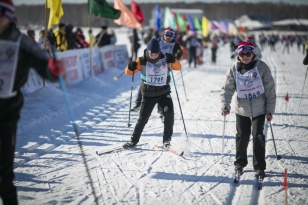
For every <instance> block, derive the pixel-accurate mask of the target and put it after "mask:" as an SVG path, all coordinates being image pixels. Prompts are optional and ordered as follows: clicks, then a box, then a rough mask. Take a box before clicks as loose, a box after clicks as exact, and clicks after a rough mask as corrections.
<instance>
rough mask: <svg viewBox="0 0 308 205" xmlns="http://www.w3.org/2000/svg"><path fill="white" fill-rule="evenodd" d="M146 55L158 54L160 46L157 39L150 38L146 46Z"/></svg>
mask: <svg viewBox="0 0 308 205" xmlns="http://www.w3.org/2000/svg"><path fill="white" fill-rule="evenodd" d="M147 52H148V53H160V45H159V42H158V40H157V39H155V38H152V39H151V40H150V41H149V43H148V46H147Z"/></svg>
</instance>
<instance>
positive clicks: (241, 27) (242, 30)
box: [238, 26, 246, 33]
mask: <svg viewBox="0 0 308 205" xmlns="http://www.w3.org/2000/svg"><path fill="white" fill-rule="evenodd" d="M238 30H239V31H240V32H241V33H246V30H245V28H244V27H243V26H240V27H239V28H238Z"/></svg>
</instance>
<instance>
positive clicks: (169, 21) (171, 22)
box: [164, 7, 176, 30]
mask: <svg viewBox="0 0 308 205" xmlns="http://www.w3.org/2000/svg"><path fill="white" fill-rule="evenodd" d="M164 27H165V28H167V27H170V28H172V29H173V30H176V20H175V18H174V15H173V14H172V13H171V11H170V9H169V7H166V9H165V16H164Z"/></svg>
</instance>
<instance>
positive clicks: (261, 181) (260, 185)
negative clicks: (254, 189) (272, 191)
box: [257, 175, 264, 190]
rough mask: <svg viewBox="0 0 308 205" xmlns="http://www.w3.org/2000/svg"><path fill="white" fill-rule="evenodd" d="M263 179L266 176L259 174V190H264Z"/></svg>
mask: <svg viewBox="0 0 308 205" xmlns="http://www.w3.org/2000/svg"><path fill="white" fill-rule="evenodd" d="M263 179H264V177H262V175H259V176H257V186H258V190H262V187H263Z"/></svg>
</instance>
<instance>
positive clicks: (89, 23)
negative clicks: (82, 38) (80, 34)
mask: <svg viewBox="0 0 308 205" xmlns="http://www.w3.org/2000/svg"><path fill="white" fill-rule="evenodd" d="M88 25H89V29H88V35H89V45H90V46H89V48H90V76H92V74H93V72H92V45H91V37H90V33H89V30H90V29H91V16H90V15H88Z"/></svg>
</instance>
